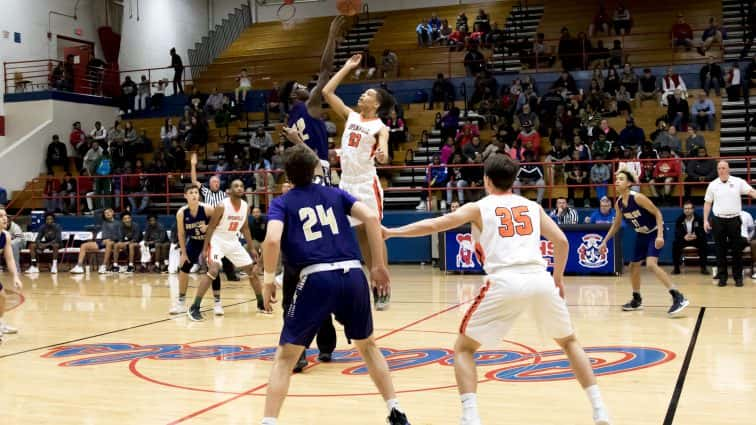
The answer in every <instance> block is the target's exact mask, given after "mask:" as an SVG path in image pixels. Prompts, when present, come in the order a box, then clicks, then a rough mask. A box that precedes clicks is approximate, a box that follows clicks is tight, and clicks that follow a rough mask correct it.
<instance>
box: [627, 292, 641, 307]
mask: <svg viewBox="0 0 756 425" xmlns="http://www.w3.org/2000/svg"><path fill="white" fill-rule="evenodd" d="M622 310H623V311H637V310H643V299H642V298H641V296H640V294H639V293H637V292H633V299H632V300H630V301H628V302H627V303H625V305H623V306H622Z"/></svg>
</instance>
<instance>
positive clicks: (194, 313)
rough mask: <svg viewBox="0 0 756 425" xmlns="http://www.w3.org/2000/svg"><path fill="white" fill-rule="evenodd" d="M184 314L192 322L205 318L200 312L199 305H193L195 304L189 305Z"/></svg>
mask: <svg viewBox="0 0 756 425" xmlns="http://www.w3.org/2000/svg"><path fill="white" fill-rule="evenodd" d="M186 315H187V316H189V320H192V321H194V322H201V321H203V320H205V318H204V317H203V316H202V312H200V309H199V307H195V306H191V307H189V310H187V312H186Z"/></svg>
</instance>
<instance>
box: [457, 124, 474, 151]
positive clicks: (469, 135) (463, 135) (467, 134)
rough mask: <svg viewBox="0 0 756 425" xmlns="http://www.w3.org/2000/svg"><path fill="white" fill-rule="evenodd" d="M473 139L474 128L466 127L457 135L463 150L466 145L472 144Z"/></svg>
mask: <svg viewBox="0 0 756 425" xmlns="http://www.w3.org/2000/svg"><path fill="white" fill-rule="evenodd" d="M473 137H475V136H474V135H473V132H472V128H471V127H468V126H465V127H464V128H463V129H462V131H460V133H459V134H458V135H457V145H458V146H459V147H460V148H462V147H464V146H465V145H466V144H468V143H470V142H472V139H473Z"/></svg>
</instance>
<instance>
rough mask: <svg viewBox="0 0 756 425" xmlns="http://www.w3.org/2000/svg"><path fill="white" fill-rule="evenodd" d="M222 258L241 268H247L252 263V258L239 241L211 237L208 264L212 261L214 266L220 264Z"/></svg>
mask: <svg viewBox="0 0 756 425" xmlns="http://www.w3.org/2000/svg"><path fill="white" fill-rule="evenodd" d="M223 257H226V258H227V259H228V260H229V261H231V262H232V263H233V264H234V266H236V267H239V268H242V267H247V266H249V265H251V264H253V263H254V261H252V257H251V256H250V255H249V252H247V250H246V249H244V247H243V246H242V244H241V242H239V239H236V238H234V239H232V240H226V239H220V238H216V237H213V238H212V239H211V240H210V257H209V258H208V264H209V263H210V262H211V261H212V262H213V263H216V264H221V260H222V259H223Z"/></svg>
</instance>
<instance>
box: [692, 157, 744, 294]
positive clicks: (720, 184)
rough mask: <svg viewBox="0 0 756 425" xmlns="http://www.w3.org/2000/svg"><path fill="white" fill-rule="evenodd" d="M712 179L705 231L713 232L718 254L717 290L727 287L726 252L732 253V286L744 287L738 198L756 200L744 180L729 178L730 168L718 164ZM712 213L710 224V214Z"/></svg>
mask: <svg viewBox="0 0 756 425" xmlns="http://www.w3.org/2000/svg"><path fill="white" fill-rule="evenodd" d="M717 174H719V178H717V179H715V180H714V181H712V182H711V183H709V186H708V187H707V188H706V196H705V197H704V217H703V219H704V230H706V232H707V233H708V232H709V231H712V230H713V232H712V233H713V236H714V248H715V251H716V254H717V276H716V278H717V279H718V280H719V286H727V251H728V248H731V249H732V277H733V279H735V286H743V248H744V245H743V238H742V237H741V236H740V226H741V220H740V211H741V209H742V205H741V202H740V197H741V195H749V196H751V197H752V198H756V190H754V189H753V188H752V187H751V185H749V184H748V183H747V182H746V181H745V180H743V179H741V178H738V177H733V176H731V175H730V164H728V163H727V161H719V164H717ZM712 211H713V212H714V216H713V217H711V222H709V214H710V213H711V212H712Z"/></svg>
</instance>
